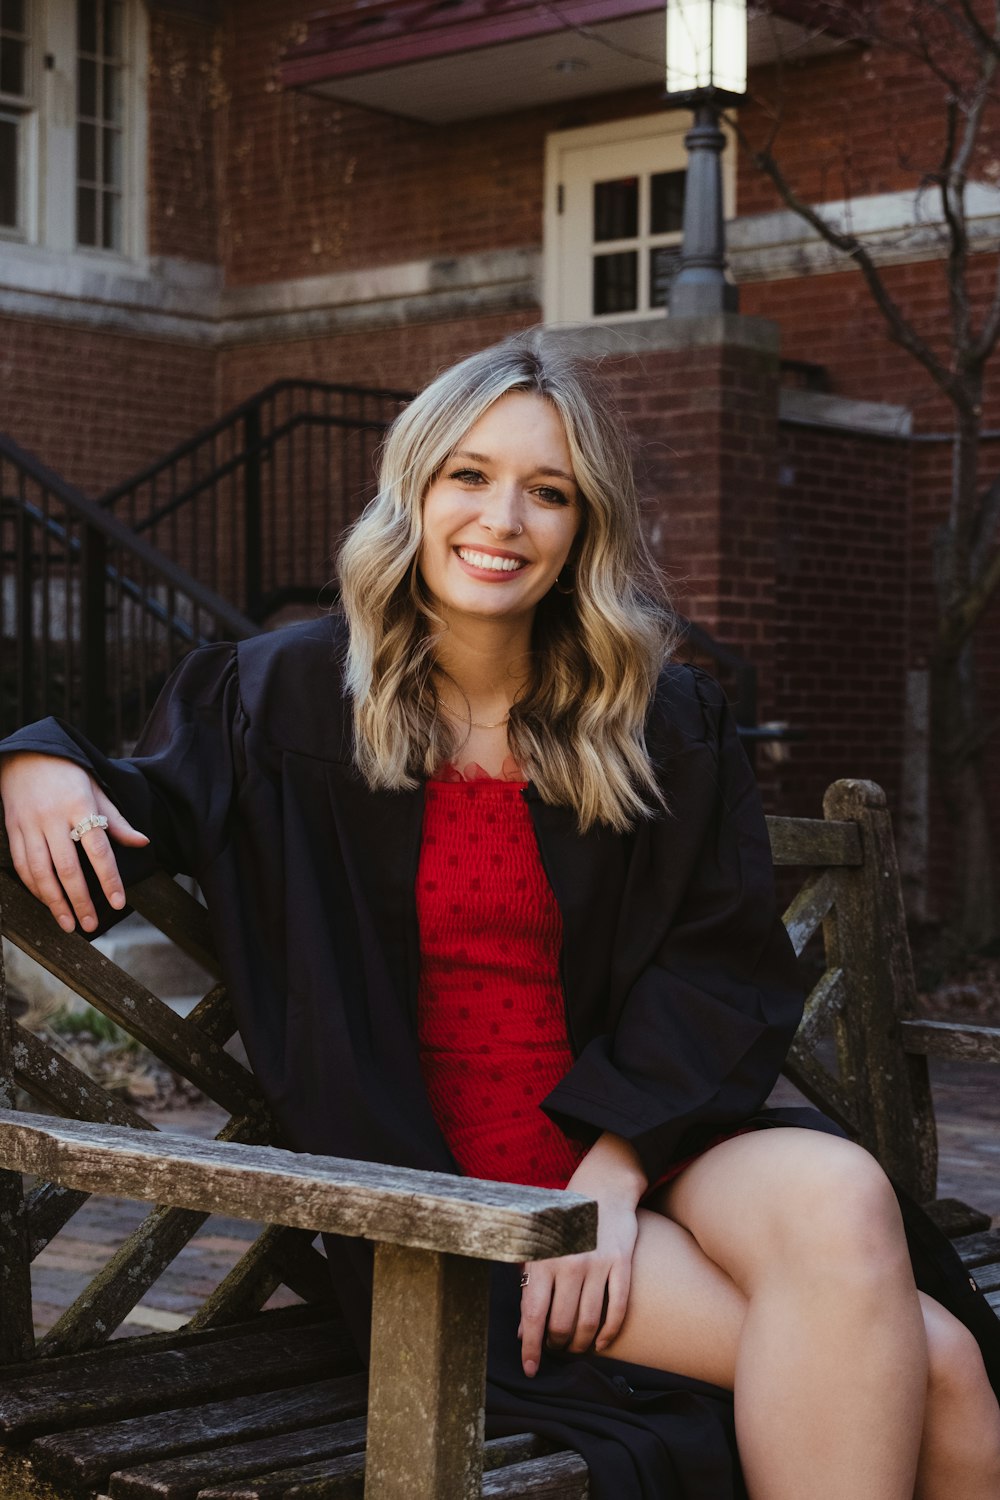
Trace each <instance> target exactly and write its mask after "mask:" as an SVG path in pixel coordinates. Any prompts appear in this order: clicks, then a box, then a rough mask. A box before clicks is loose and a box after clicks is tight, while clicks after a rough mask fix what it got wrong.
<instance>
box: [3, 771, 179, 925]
mask: <svg viewBox="0 0 1000 1500" xmlns="http://www.w3.org/2000/svg"><path fill="white" fill-rule="evenodd" d="M0 797H2V798H3V809H4V816H5V820H6V823H7V837H8V838H9V840H10V853H11V858H12V859H13V861H14V868H15V870H16V871H17V873H18V875H20V877H21V879H22V880H23V882H24V884H25V885H26V886H27V888H28V890H29V891H30V892H31V894H32V895H33V896H35V897H37V899H38V900H39V901H42V902H44V904H45V905H46V906H47V907H48V908H49V910H50V911H51V913H52V915H53V916H54V917H55V919H56V921H57V922H58V923H59V926H60V927H61V928H62V929H63V931H64V932H72V931H73V928H74V927H75V925H76V922H77V921H79V923H80V926H81V927H82V928H83V929H84V931H85V932H93V930H94V928H95V927H96V926H97V913H96V911H95V910H94V903H93V901H92V900H91V899H90V891H89V890H88V889H87V882H86V880H85V879H84V875H83V867H82V865H81V863H80V857H79V852H78V851H80V850H82V851H83V853H84V854H85V855H86V857H87V858H88V859H89V860H90V863H91V864H92V865H93V867H94V870H95V872H96V874H97V878H98V880H99V881H100V885H101V889H102V890H103V892H104V894H105V896H106V897H107V899H108V901H109V903H110V904H111V905H112V906H113V907H115V908H116V909H118V910H120V909H121V908H122V907H123V906H124V905H125V889H124V886H123V884H122V878H121V875H120V874H119V872H118V865H117V862H116V860H115V855H114V850H113V849H112V847H111V839H112V838H114V839H116V840H117V841H118V843H120V844H130V845H133V846H134V847H136V848H142V846H143V845H144V844H148V843H149V839H148V838H147V837H146V835H145V834H144V833H140V832H139V831H138V829H136V828H133V827H132V825H131V823H129V822H128V821H127V820H126V819H125V818H124V817H123V816H122V814H121V813H120V812H119V811H118V809H117V808H116V807H115V806H114V804H113V803H112V802H109V800H108V798H107V797H106V796H105V795H104V793H103V792H102V791H101V788H100V787H99V786H98V785H97V782H96V781H95V780H94V778H93V776H91V775H90V774H89V772H87V771H84V770H83V769H82V767H80V766H78V765H75V764H74V763H73V761H71V760H64V759H62V758H61V757H60V756H55V755H38V754H36V753H35V752H34V751H31V750H20V751H14V752H12V753H9V754H6V755H4V756H2V757H0ZM95 812H96V813H100V814H102V816H103V817H105V818H107V820H108V828H107V832H106V833H105V832H104V830H103V829H100V828H93V829H91V830H90V832H89V833H85V834H84V835H83V837H82V838H81V839H80V841H79V843H76V842H75V841H74V840H73V839H71V838H70V832H71V830H72V829H74V828H75V827H76V825H77V824H78V823H81V822H82V821H83V819H84V818H88V817H90V815H91V813H95ZM74 913H75V916H74Z"/></svg>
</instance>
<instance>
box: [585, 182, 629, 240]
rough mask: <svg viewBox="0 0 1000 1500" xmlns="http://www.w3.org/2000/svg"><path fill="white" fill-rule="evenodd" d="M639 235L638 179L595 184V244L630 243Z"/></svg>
mask: <svg viewBox="0 0 1000 1500" xmlns="http://www.w3.org/2000/svg"><path fill="white" fill-rule="evenodd" d="M638 233H639V179H638V177H620V178H619V179H618V180H617V181H616V182H595V183H594V240H595V241H596V242H600V241H601V240H631V239H634V238H635V236H636V235H637V234H638Z"/></svg>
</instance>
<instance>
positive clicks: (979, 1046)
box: [903, 1021, 1000, 1062]
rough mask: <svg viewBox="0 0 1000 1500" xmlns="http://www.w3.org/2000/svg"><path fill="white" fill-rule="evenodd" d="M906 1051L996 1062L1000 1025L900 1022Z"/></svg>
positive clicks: (954, 1022) (970, 1060) (998, 1057)
mask: <svg viewBox="0 0 1000 1500" xmlns="http://www.w3.org/2000/svg"><path fill="white" fill-rule="evenodd" d="M903 1046H904V1047H905V1048H906V1050H907V1052H916V1053H926V1054H927V1055H928V1056H933V1057H961V1058H965V1059H966V1060H967V1061H969V1062H1000V1026H969V1025H966V1024H965V1023H964V1022H959V1021H904V1022H903Z"/></svg>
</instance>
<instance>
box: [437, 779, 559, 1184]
mask: <svg viewBox="0 0 1000 1500" xmlns="http://www.w3.org/2000/svg"><path fill="white" fill-rule="evenodd" d="M519 774H520V773H519V772H518V769H517V767H516V765H515V764H514V762H513V761H512V760H510V759H509V760H508V763H507V765H505V767H504V775H503V776H502V777H500V778H496V779H494V778H492V777H490V776H489V775H488V774H487V773H486V772H485V771H483V770H482V768H481V767H479V766H475V765H473V766H469V767H466V772H465V775H464V776H463V775H462V773H461V772H459V771H457V770H456V769H454V768H453V767H445V768H443V769H442V770H441V771H440V772H439V773H438V776H437V777H436V778H435V779H434V780H432V781H429V782H428V784H427V788H426V793H425V803H424V823H423V838H422V843H421V851H420V864H419V868H418V874H417V916H418V920H419V925H420V991H419V1002H418V1027H419V1039H420V1063H421V1068H422V1071H423V1075H424V1080H425V1083H426V1086H427V1091H428V1095H429V1097H430V1102H431V1107H432V1109H433V1111H434V1116H435V1119H436V1120H437V1123H438V1125H439V1126H440V1128H441V1132H442V1134H443V1135H444V1137H445V1140H446V1141H447V1142H448V1146H449V1148H450V1150H451V1152H452V1155H453V1156H454V1157H455V1160H456V1161H457V1163H458V1165H459V1167H460V1168H461V1170H462V1171H463V1172H464V1173H465V1174H466V1176H469V1177H486V1178H490V1179H492V1180H493V1181H498V1182H519V1183H528V1184H532V1185H534V1186H536V1187H565V1185H566V1183H567V1182H568V1181H569V1178H570V1177H571V1176H572V1174H573V1171H574V1170H575V1168H576V1165H577V1163H578V1162H579V1160H580V1158H581V1157H582V1156H583V1154H584V1147H583V1146H582V1145H581V1144H580V1143H579V1142H576V1141H572V1140H570V1139H568V1138H567V1137H566V1136H565V1135H564V1134H563V1132H562V1131H561V1130H559V1129H558V1127H557V1126H555V1125H553V1124H552V1122H551V1121H550V1120H549V1119H548V1118H547V1116H546V1115H545V1114H544V1112H543V1111H542V1110H541V1109H540V1107H539V1106H540V1103H541V1101H542V1100H543V1099H544V1098H545V1096H546V1094H548V1093H549V1092H550V1091H551V1090H552V1089H553V1088H554V1087H555V1085H556V1084H557V1083H558V1082H559V1080H560V1078H562V1077H563V1075H564V1074H565V1073H566V1072H567V1071H568V1069H569V1067H570V1065H571V1064H572V1061H573V1055H572V1053H571V1051H570V1048H569V1043H568V1040H567V1035H566V1018H565V1012H564V1009H563V995H562V986H561V983H560V979H559V951H560V946H561V943H562V917H561V914H560V911H559V907H558V906H557V905H556V900H555V897H554V895H553V894H552V890H551V888H550V886H549V883H548V881H547V879H546V877H545V871H544V870H543V868H542V862H541V858H540V856H539V853H538V845H537V843H536V841H535V832H534V828H533V826H532V822H531V814H530V812H529V811H528V806H527V803H526V802H525V800H524V798H523V797H522V795H521V792H522V789H523V788H524V787H525V786H526V785H527V782H526V781H524V780H519V779H516V778H517V777H518V776H519Z"/></svg>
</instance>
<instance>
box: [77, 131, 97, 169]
mask: <svg viewBox="0 0 1000 1500" xmlns="http://www.w3.org/2000/svg"><path fill="white" fill-rule="evenodd" d="M76 175H77V177H78V178H79V180H80V181H81V182H96V181H97V126H96V125H78V126H77V130H76Z"/></svg>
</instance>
